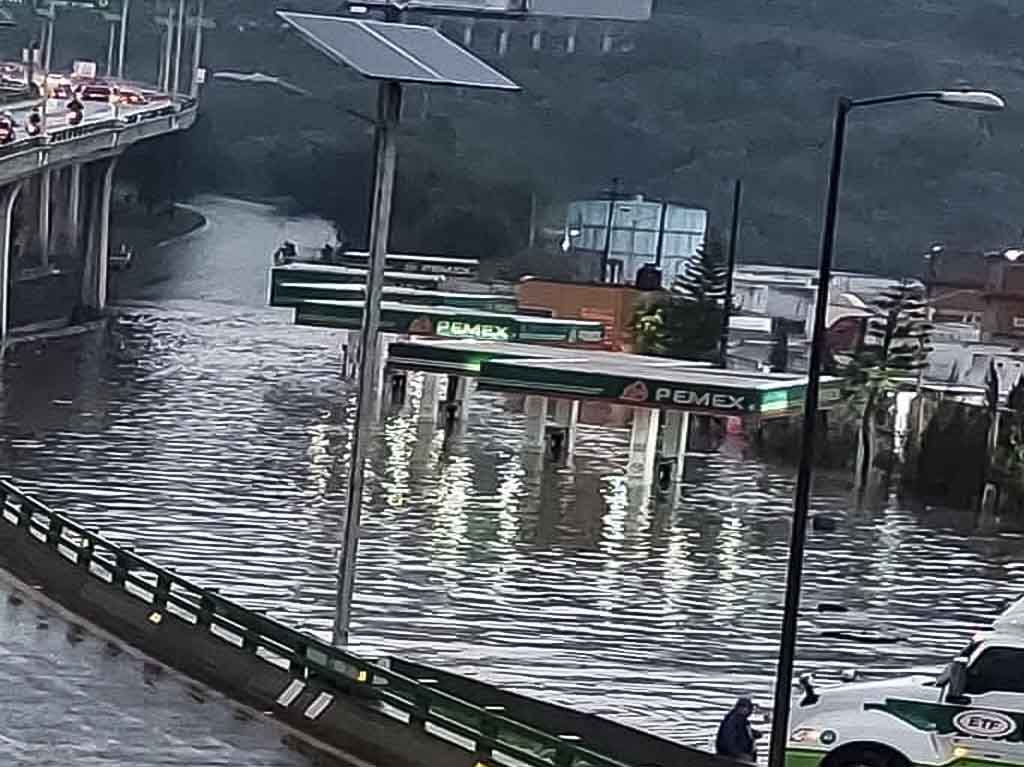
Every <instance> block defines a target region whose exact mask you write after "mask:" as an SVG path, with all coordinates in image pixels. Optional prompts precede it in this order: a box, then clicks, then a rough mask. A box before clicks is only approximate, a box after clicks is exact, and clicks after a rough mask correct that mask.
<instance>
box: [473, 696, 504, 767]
mask: <svg viewBox="0 0 1024 767" xmlns="http://www.w3.org/2000/svg"><path fill="white" fill-rule="evenodd" d="M504 711H505V707H504V706H484V712H485V713H484V715H483V716H481V717H480V725H479V727H480V735H479V736H478V737H477V739H476V758H477V760H478V761H483V760H485V759H490V758H491V755H492V753H493V751H494V746H495V745H496V744H497V742H498V735H499V734H500V728H499V726H498V720H497V718H496V715H497V714H501V713H504Z"/></svg>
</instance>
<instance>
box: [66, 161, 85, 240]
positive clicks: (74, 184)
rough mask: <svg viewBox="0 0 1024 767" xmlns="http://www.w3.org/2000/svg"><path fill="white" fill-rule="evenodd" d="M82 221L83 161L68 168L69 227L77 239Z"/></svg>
mask: <svg viewBox="0 0 1024 767" xmlns="http://www.w3.org/2000/svg"><path fill="white" fill-rule="evenodd" d="M81 223H82V163H80V162H76V163H74V164H73V165H72V166H71V167H70V168H68V228H69V229H70V230H71V231H72V232H73V233H74V237H75V239H76V241H77V239H78V231H79V227H80V226H81Z"/></svg>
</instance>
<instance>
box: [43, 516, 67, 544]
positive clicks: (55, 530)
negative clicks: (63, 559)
mask: <svg viewBox="0 0 1024 767" xmlns="http://www.w3.org/2000/svg"><path fill="white" fill-rule="evenodd" d="M63 530H64V522H63V521H62V520H60V519H58V518H57V517H50V526H49V528H47V530H46V542H47V543H48V544H49V545H51V546H56V545H57V543H58V542H59V541H60V534H61V532H63Z"/></svg>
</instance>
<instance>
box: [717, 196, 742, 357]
mask: <svg viewBox="0 0 1024 767" xmlns="http://www.w3.org/2000/svg"><path fill="white" fill-rule="evenodd" d="M742 198H743V181H742V180H741V179H736V186H735V188H734V189H733V194H732V227H731V228H730V230H729V263H728V269H727V271H726V274H725V303H724V304H723V305H722V338H721V341H720V342H719V345H718V360H719V363H720V364H721V366H722V367H723V368H724V367H726V356H727V355H728V353H729V317H730V315H731V314H732V279H733V274H734V273H735V272H736V247H737V243H739V238H740V202H741V200H742Z"/></svg>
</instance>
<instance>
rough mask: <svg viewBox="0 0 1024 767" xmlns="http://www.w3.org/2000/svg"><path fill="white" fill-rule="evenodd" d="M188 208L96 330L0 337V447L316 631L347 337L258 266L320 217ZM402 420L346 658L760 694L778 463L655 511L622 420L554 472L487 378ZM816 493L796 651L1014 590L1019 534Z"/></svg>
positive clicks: (343, 450)
mask: <svg viewBox="0 0 1024 767" xmlns="http://www.w3.org/2000/svg"><path fill="white" fill-rule="evenodd" d="M199 202H200V205H201V207H203V209H204V210H207V211H209V212H210V214H211V215H210V218H211V226H210V227H209V229H208V230H206V231H204V232H201V233H199V234H197V235H196V236H194V237H191V238H188V239H186V240H184V241H181V242H178V243H176V244H174V245H171V246H169V247H168V248H165V249H163V250H162V251H161V252H158V253H156V254H149V255H148V258H149V261H148V262H147V261H146V260H145V259H140V261H141V262H142V263H140V265H139V270H140V272H139V274H133V275H132V276H131V277H130V279H128V280H127V281H126V284H125V285H121V286H118V287H119V290H120V296H121V299H122V301H123V302H124V303H123V306H122V312H121V315H120V317H119V319H118V320H117V322H116V323H114V324H113V325H112V326H111V328H110V329H109V331H108V332H107V333H105V334H95V335H92V336H80V337H75V338H72V339H68V340H65V341H61V342H56V343H53V344H51V345H49V346H48V347H45V348H41V349H19V350H18V351H16V352H15V353H14V355H13V356H12V359H11V363H10V364H9V365H7V367H6V369H5V371H4V375H3V380H2V384H3V391H2V405H3V408H4V415H5V418H4V422H3V427H2V433H0V438H2V446H0V447H2V451H3V458H4V460H5V463H6V465H7V466H8V467H10V471H11V472H12V473H13V474H14V475H16V476H17V477H19V478H20V479H21V480H22V481H23V482H24V483H25V484H27V485H29V486H31V487H33V488H35V489H37V490H38V491H39V493H40V494H41V495H42V496H43V497H44V498H45V499H46V500H47V501H49V502H51V503H52V504H53V505H55V506H58V507H60V508H62V509H66V510H68V511H70V512H72V513H74V514H76V515H77V516H79V517H80V518H82V519H83V520H85V521H87V522H88V523H89V524H90V525H94V526H97V527H99V528H101V529H103V530H104V531H105V532H106V533H107V534H108V535H110V536H111V537H112V538H114V539H115V540H118V541H121V542H132V543H134V544H135V546H136V547H137V549H138V550H139V551H141V552H143V553H145V554H147V555H152V556H153V557H155V558H157V559H159V560H160V561H162V562H164V563H165V564H168V565H171V566H173V567H174V568H175V569H176V570H177V571H178V572H180V573H181V574H183V575H187V576H190V577H195V578H197V579H199V580H200V581H202V582H203V583H205V584H208V585H211V586H217V587H220V588H221V589H222V590H223V592H224V593H225V594H227V595H230V596H232V597H237V598H238V599H239V600H241V601H243V602H244V603H246V604H248V605H251V606H254V607H257V608H260V609H263V610H266V611H267V612H268V613H269V614H270V615H273V616H275V617H278V618H281V619H283V620H286V621H288V622H289V623H291V624H293V625H296V626H299V627H302V628H305V629H308V630H311V631H315V632H318V633H320V634H321V635H322V636H324V637H328V636H329V630H330V624H331V616H332V610H333V600H334V585H335V566H336V562H335V560H336V548H337V541H338V535H339V521H340V515H341V513H342V512H343V509H344V497H343V495H344V491H345V471H346V460H347V441H348V424H349V421H350V419H351V416H352V414H353V409H354V408H353V401H352V397H351V391H350V389H349V387H348V385H347V384H346V383H344V382H342V381H340V380H339V376H338V368H339V359H340V353H339V340H338V338H337V337H336V336H335V335H334V334H332V333H329V332H326V331H319V330H309V329H299V328H294V327H292V326H291V325H290V314H289V312H279V311H274V310H268V309H265V308H263V307H262V306H261V304H262V302H263V301H264V300H265V296H264V289H263V283H262V282H260V280H265V278H264V277H263V276H262V270H263V269H265V266H266V262H267V254H268V253H269V252H270V250H272V246H274V244H275V242H276V240H277V239H278V234H279V233H280V231H281V230H282V227H291V228H292V229H295V228H298V229H300V230H301V229H302V228H303V227H305V226H308V227H310V228H311V229H312V228H314V227H317V228H319V227H322V222H316V221H302V220H299V221H294V220H293V221H291V222H288V223H286V224H282V222H281V220H280V219H277V218H276V217H275V216H274V214H273V212H272V211H270V210H269V209H266V208H262V207H258V206H251V205H240V204H236V203H232V202H230V201H224V200H217V199H206V200H201V201H199ZM318 231H319V229H318ZM295 238H296V239H301V237H295ZM314 241H315V240H314ZM176 269H177V270H178V271H176ZM147 270H148V271H147ZM253 272H257V273H260V275H261V276H260V280H257V279H256V278H254V277H253V276H252V275H253ZM237 275H244V276H243V277H238V276H237ZM233 291H234V292H233ZM128 298H135V299H137V302H136V303H128V302H127V299H128ZM418 392H419V388H418V382H416V381H414V382H413V385H412V387H411V394H410V396H411V399H412V405H413V407H414V406H415V401H416V398H417V397H418ZM413 412H414V411H413V409H409V410H408V411H407V412H406V413H405V414H400V415H397V416H394V417H392V418H391V419H389V420H388V422H387V423H386V425H385V426H384V427H383V428H382V429H381V430H380V431H379V433H378V434H377V435H376V436H375V439H374V442H373V445H372V450H371V456H370V457H371V464H370V469H369V472H368V478H367V482H368V490H367V492H368V496H369V503H368V507H367V509H366V511H365V513H364V522H365V527H364V537H363V542H362V546H361V549H360V570H359V579H358V590H357V602H356V607H355V626H354V641H355V643H356V649H358V650H360V651H365V652H367V653H371V654H382V653H395V654H402V655H407V656H411V657H413V658H416V659H419V660H422V661H426V662H436V663H441V664H444V665H445V666H449V667H453V668H455V669H457V670H461V671H464V672H468V673H473V674H479V675H480V676H482V677H484V678H486V679H488V680H490V681H493V682H496V683H498V684H502V685H507V686H509V687H511V688H515V689H521V690H527V691H532V692H534V693H535V694H540V695H542V696H545V697H547V698H550V699H552V700H556V701H559V702H563V703H567V704H570V705H576V706H580V707H582V708H586V709H589V710H593V711H595V712H598V713H602V714H607V715H610V716H613V717H615V718H617V719H620V720H623V721H626V722H629V723H632V724H636V725H640V726H643V727H645V728H646V729H649V730H652V731H655V732H657V733H660V734H664V735H667V736H671V737H677V738H681V739H684V740H686V741H688V742H693V743H697V744H700V745H703V744H704V743H705V741H706V737H707V735H708V733H709V731H710V730H711V729H712V728H713V726H714V723H715V721H716V719H717V718H718V717H720V716H721V714H722V711H723V710H724V709H725V708H727V707H728V705H729V704H730V703H731V700H732V699H733V698H735V696H736V695H737V694H740V693H753V694H754V695H756V696H757V697H758V698H759V699H760V700H761V701H762V702H768V698H769V696H770V692H771V683H772V682H771V680H772V676H773V673H774V667H775V648H776V643H777V627H778V625H779V620H780V613H781V589H782V583H783V578H784V571H785V553H786V546H787V537H788V533H789V524H788V513H789V508H790V499H791V495H792V490H793V482H792V479H791V476H790V472H789V471H787V470H785V469H777V468H771V467H767V466H765V465H763V464H759V463H756V462H754V461H751V460H746V459H744V458H743V457H742V453H741V451H737V450H733V451H732V454H724V453H723V454H715V455H698V456H691V457H690V458H689V459H688V465H687V474H686V482H685V486H684V492H683V498H682V500H681V501H680V502H678V503H677V504H675V505H674V506H673V505H671V504H666V503H661V502H659V501H658V499H657V498H650V497H647V498H646V500H645V498H644V495H645V494H644V493H642V492H639V491H638V490H637V488H635V487H632V486H630V485H629V483H627V482H626V478H625V463H626V461H625V447H626V444H627V437H628V435H627V434H626V433H625V432H623V431H619V430H609V429H600V428H595V427H583V428H581V431H580V436H579V445H578V451H577V455H576V457H575V460H574V464H573V466H572V467H560V468H558V467H538V465H537V464H536V462H535V461H534V460H533V459H531V458H528V457H526V456H524V454H523V453H522V452H521V450H520V448H519V442H520V436H521V433H522V416H521V415H519V414H518V413H516V412H512V411H510V409H509V408H508V407H507V406H506V404H505V403H504V401H503V399H502V398H501V397H496V396H488V395H479V396H478V397H477V399H476V400H475V401H474V403H473V407H472V409H471V412H470V417H469V424H468V428H467V430H466V432H465V434H464V435H462V436H461V437H460V438H459V439H457V440H455V441H453V442H452V443H451V444H450V445H448V446H445V445H444V444H443V438H442V435H441V434H440V433H424V432H423V431H422V429H421V427H419V426H418V425H417V423H416V419H415V417H414V415H413V414H412V413H413ZM734 447H735V446H730V449H732V448H734ZM815 509H816V511H821V512H827V513H829V514H832V515H834V516H835V517H836V518H837V520H838V527H837V529H836V531H835V532H832V533H821V532H813V533H812V534H811V538H810V542H809V545H810V550H809V554H808V568H807V585H806V590H805V605H806V607H807V610H806V616H805V619H804V621H803V623H802V626H801V632H802V633H801V642H800V647H799V665H800V667H801V668H815V669H819V670H824V671H825V672H826V676H828V675H830V674H831V675H835V674H837V673H838V671H839V670H840V669H843V668H847V667H851V666H858V667H861V668H863V669H866V670H870V671H871V672H872V673H878V674H887V673H894V672H896V671H899V670H904V669H908V668H926V667H930V666H932V665H934V664H936V663H938V662H940V661H941V660H943V658H944V657H945V656H947V655H948V654H950V653H952V652H954V651H955V650H958V649H959V648H960V647H961V646H962V644H963V642H964V639H965V636H966V634H967V633H968V632H969V631H970V630H971V629H972V628H973V627H974V626H976V625H977V624H978V623H979V621H981V620H982V618H983V617H984V616H985V615H986V614H990V613H991V612H993V611H994V610H996V609H997V608H998V607H999V606H1000V605H1001V604H1002V602H1003V601H1004V600H1006V599H1008V598H1010V597H1011V596H1014V595H1015V594H1016V593H1017V591H1018V588H1017V586H1016V582H1017V581H1016V578H1017V576H1018V575H1019V571H1020V568H1021V564H1020V559H1021V558H1020V554H1021V551H1022V549H1024V541H1022V540H1021V537H1020V535H1018V534H1017V533H1013V532H1009V531H996V532H993V533H990V534H987V535H976V534H974V533H973V532H972V527H973V525H972V522H971V520H970V518H969V517H968V516H966V515H944V516H939V515H937V514H929V513H923V512H911V511H908V510H904V509H900V508H896V507H891V508H888V509H884V510H877V511H867V512H855V511H852V510H851V509H849V508H848V504H847V501H846V496H845V491H844V490H843V487H842V486H841V485H838V484H837V485H834V486H830V484H829V483H828V482H822V483H821V484H820V486H819V488H818V494H817V497H816V499H815ZM821 603H838V604H841V605H845V606H847V607H849V608H850V610H851V612H847V613H833V612H827V613H822V612H818V611H817V609H816V608H817V606H818V605H819V604H821ZM836 632H839V633H838V634H837V633H836ZM837 636H838V637H839V638H836V637H837ZM862 640H866V641H862Z"/></svg>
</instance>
